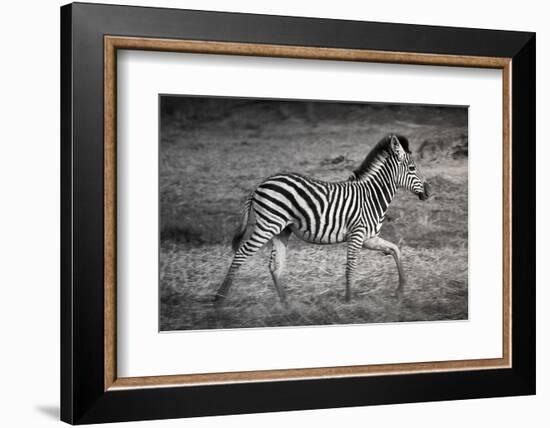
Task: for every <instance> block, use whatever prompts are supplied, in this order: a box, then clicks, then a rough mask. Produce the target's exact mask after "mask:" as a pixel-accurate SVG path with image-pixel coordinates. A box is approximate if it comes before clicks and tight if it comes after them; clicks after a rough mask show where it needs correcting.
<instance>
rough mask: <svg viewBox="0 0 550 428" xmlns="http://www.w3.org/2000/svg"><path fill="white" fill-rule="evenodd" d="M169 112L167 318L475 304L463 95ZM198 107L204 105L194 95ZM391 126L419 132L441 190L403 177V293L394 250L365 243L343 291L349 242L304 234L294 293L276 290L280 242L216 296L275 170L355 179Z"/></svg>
mask: <svg viewBox="0 0 550 428" xmlns="http://www.w3.org/2000/svg"><path fill="white" fill-rule="evenodd" d="M165 102H167V103H168V105H164V106H163V114H162V121H161V150H160V157H161V159H160V193H161V254H160V279H161V281H160V296H161V301H160V329H161V330H163V331H166V330H183V329H205V328H239V327H264V326H290V325H321V324H334V323H338V324H344V323H345V324H356V323H371V322H398V321H429V320H459V319H466V318H467V317H468V282H467V281H468V181H467V180H468V160H467V113H466V111H465V110H464V109H458V108H457V109H455V108H437V107H406V106H401V107H400V106H381V105H363V106H359V105H353V104H351V105H345V104H343V105H342V104H341V105H334V104H332V105H316V106H313V107H312V106H311V105H306V104H302V103H270V102H256V103H250V102H244V101H238V100H236V101H230V100H219V102H217V101H213V100H210V101H209V102H208V103H209V104H208V103H206V104H205V103H204V102H202V103H201V100H197V101H196V105H195V104H193V103H194V102H195V101H193V100H189V99H186V100H175V99H173V98H171V99H168V100H165ZM195 107H196V108H195ZM388 132H398V133H401V134H403V135H405V136H406V137H408V138H409V140H410V143H411V149H412V151H413V154H414V157H415V159H416V161H417V165H418V166H419V169H420V170H421V171H422V173H423V174H424V176H425V177H426V178H427V180H428V181H429V183H430V185H431V188H432V192H433V195H434V196H433V197H432V198H431V199H430V200H428V201H425V202H422V201H420V200H419V199H418V198H417V197H415V196H414V195H412V194H410V193H407V192H405V191H400V192H399V193H398V195H397V197H396V198H395V199H394V201H393V203H392V205H391V206H390V209H389V211H388V218H387V220H386V222H385V224H384V226H383V228H382V232H381V236H382V237H383V238H385V239H388V240H391V241H392V242H395V243H396V244H398V245H399V247H400V248H401V250H402V254H403V260H404V262H403V263H404V267H405V271H406V273H407V277H408V285H407V288H406V289H405V290H404V293H403V295H402V297H401V298H395V297H392V296H391V292H392V290H393V289H394V287H395V286H396V285H397V270H396V268H395V264H394V261H393V259H392V257H391V256H384V255H382V254H380V253H375V252H371V251H368V250H365V251H364V252H363V253H362V255H361V257H362V258H361V262H360V263H359V268H358V278H359V279H358V281H357V282H356V284H355V286H354V288H353V290H352V299H351V302H350V303H346V302H344V269H345V256H346V250H345V245H330V246H317V245H311V244H307V243H303V242H301V241H299V240H298V239H296V238H295V237H292V238H291V240H290V243H289V250H288V264H287V267H288V270H287V288H286V291H287V295H288V301H289V305H288V307H285V306H283V305H281V304H280V303H279V301H278V298H277V295H276V292H275V290H274V288H273V285H272V281H271V276H270V274H269V270H268V256H269V248H264V249H263V250H262V251H260V253H259V254H257V255H255V256H254V257H253V258H251V259H249V260H248V261H247V263H246V264H245V265H244V266H243V268H242V269H241V271H240V272H239V276H238V278H237V279H236V280H235V282H234V285H233V288H232V289H231V291H230V293H229V297H228V298H227V300H226V302H225V304H224V305H223V306H222V307H221V308H215V307H214V306H213V305H212V304H211V303H210V301H211V299H212V297H213V295H214V293H215V291H216V289H217V287H218V286H219V284H220V282H221V281H222V280H223V278H224V276H225V273H226V270H227V268H228V266H229V264H230V262H231V257H232V251H231V248H230V241H231V238H232V236H233V232H234V230H235V228H236V226H237V224H238V222H239V217H240V212H241V205H242V202H243V199H244V198H245V196H246V195H247V194H248V193H249V192H250V191H251V190H252V189H253V188H254V187H255V186H256V185H257V184H258V183H259V182H260V181H261V180H262V179H263V178H264V177H266V176H268V175H270V174H274V173H277V172H282V171H286V172H291V171H294V172H300V173H303V174H308V175H312V176H314V177H317V178H320V179H324V180H343V179H346V178H347V177H348V175H349V173H350V171H351V170H352V169H353V168H354V167H356V166H358V165H359V163H360V162H361V161H362V160H363V158H364V157H365V156H366V154H367V153H368V151H369V150H370V148H371V147H372V146H373V145H374V144H376V142H377V141H378V140H379V139H380V138H381V137H382V136H383V135H385V134H386V133H388Z"/></svg>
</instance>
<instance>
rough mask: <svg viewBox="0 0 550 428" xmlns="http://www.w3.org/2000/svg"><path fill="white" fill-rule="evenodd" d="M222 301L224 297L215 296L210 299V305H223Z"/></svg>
mask: <svg viewBox="0 0 550 428" xmlns="http://www.w3.org/2000/svg"><path fill="white" fill-rule="evenodd" d="M224 299H225V296H223V295H221V294H215V295H214V297H213V298H212V303H214V305H216V306H220V305H221V304H222V303H223V301H224Z"/></svg>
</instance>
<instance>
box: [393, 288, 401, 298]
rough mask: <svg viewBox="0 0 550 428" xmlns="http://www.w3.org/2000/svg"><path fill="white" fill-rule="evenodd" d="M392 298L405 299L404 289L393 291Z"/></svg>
mask: <svg viewBox="0 0 550 428" xmlns="http://www.w3.org/2000/svg"><path fill="white" fill-rule="evenodd" d="M391 296H392V297H396V298H398V299H400V298H401V297H403V289H402V288H397V289H396V290H394V291H392V293H391Z"/></svg>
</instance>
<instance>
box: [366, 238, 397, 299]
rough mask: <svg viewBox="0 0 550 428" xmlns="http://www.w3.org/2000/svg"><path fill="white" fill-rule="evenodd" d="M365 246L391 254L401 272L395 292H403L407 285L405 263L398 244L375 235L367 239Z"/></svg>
mask: <svg viewBox="0 0 550 428" xmlns="http://www.w3.org/2000/svg"><path fill="white" fill-rule="evenodd" d="M363 246H364V247H365V248H368V249H369V250H375V251H382V252H383V253H384V254H387V255H389V254H391V255H392V256H393V259H394V260H395V265H396V266H397V272H398V274H399V285H398V286H397V288H396V290H395V294H396V295H399V294H401V293H402V291H403V288H404V287H405V286H406V282H407V280H406V278H405V271H404V270H403V264H402V263H401V253H400V251H399V248H398V247H397V245H395V244H394V243H393V242H390V241H386V240H385V239H382V238H380V237H379V236H375V237H373V238H370V239H367V240H366V241H365V242H364V244H363Z"/></svg>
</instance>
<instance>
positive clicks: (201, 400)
mask: <svg viewBox="0 0 550 428" xmlns="http://www.w3.org/2000/svg"><path fill="white" fill-rule="evenodd" d="M104 35H120V36H140V37H154V38H173V39H189V40H193V39H194V40H214V41H226V42H244V43H265V44H283V45H297V46H322V47H334V48H355V49H370V50H386V51H399V52H415V53H433V54H448V55H474V56H495V57H507V58H512V59H513V62H512V126H511V129H512V171H513V174H512V177H513V182H512V207H513V209H512V242H513V249H512V340H513V341H512V368H510V369H495V370H471V371H460V372H442V373H422V374H409V375H391V376H371V377H352V378H337V379H310V380H293V381H277V382H258V383H246V384H225V385H212V386H187V387H169V388H150V389H134V390H117V391H107V392H104V385H103V382H104V377H103V368H104V365H103V364H104V362H103V361H104V342H103V340H104V334H103V333H104V329H103V328H104V324H103V297H104V295H103V218H104V217H103V37H104ZM534 393H535V34H534V33H526V32H511V31H495V30H480V29H465V28H450V27H434V26H420V25H406V24H387V23H374V22H358V21H342V20H327V19H311V18H296V17H284V16H268V15H250V14H235V13H221V12H204V11H190V10H179V9H160V8H143V7H128V6H109V5H99V4H85V3H74V4H70V5H66V6H63V7H62V8H61V420H63V421H65V422H68V423H72V424H84V423H97V422H115V421H130V420H143V419H164V418H177V417H190V416H204V415H223V414H237V413H257V412H269V411H283V410H301V409H314V408H328V407H347V406H363V405H371V404H391V403H404V402H419V401H438V400H454V399H467V398H481V397H497V396H511V395H529V394H534Z"/></svg>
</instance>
